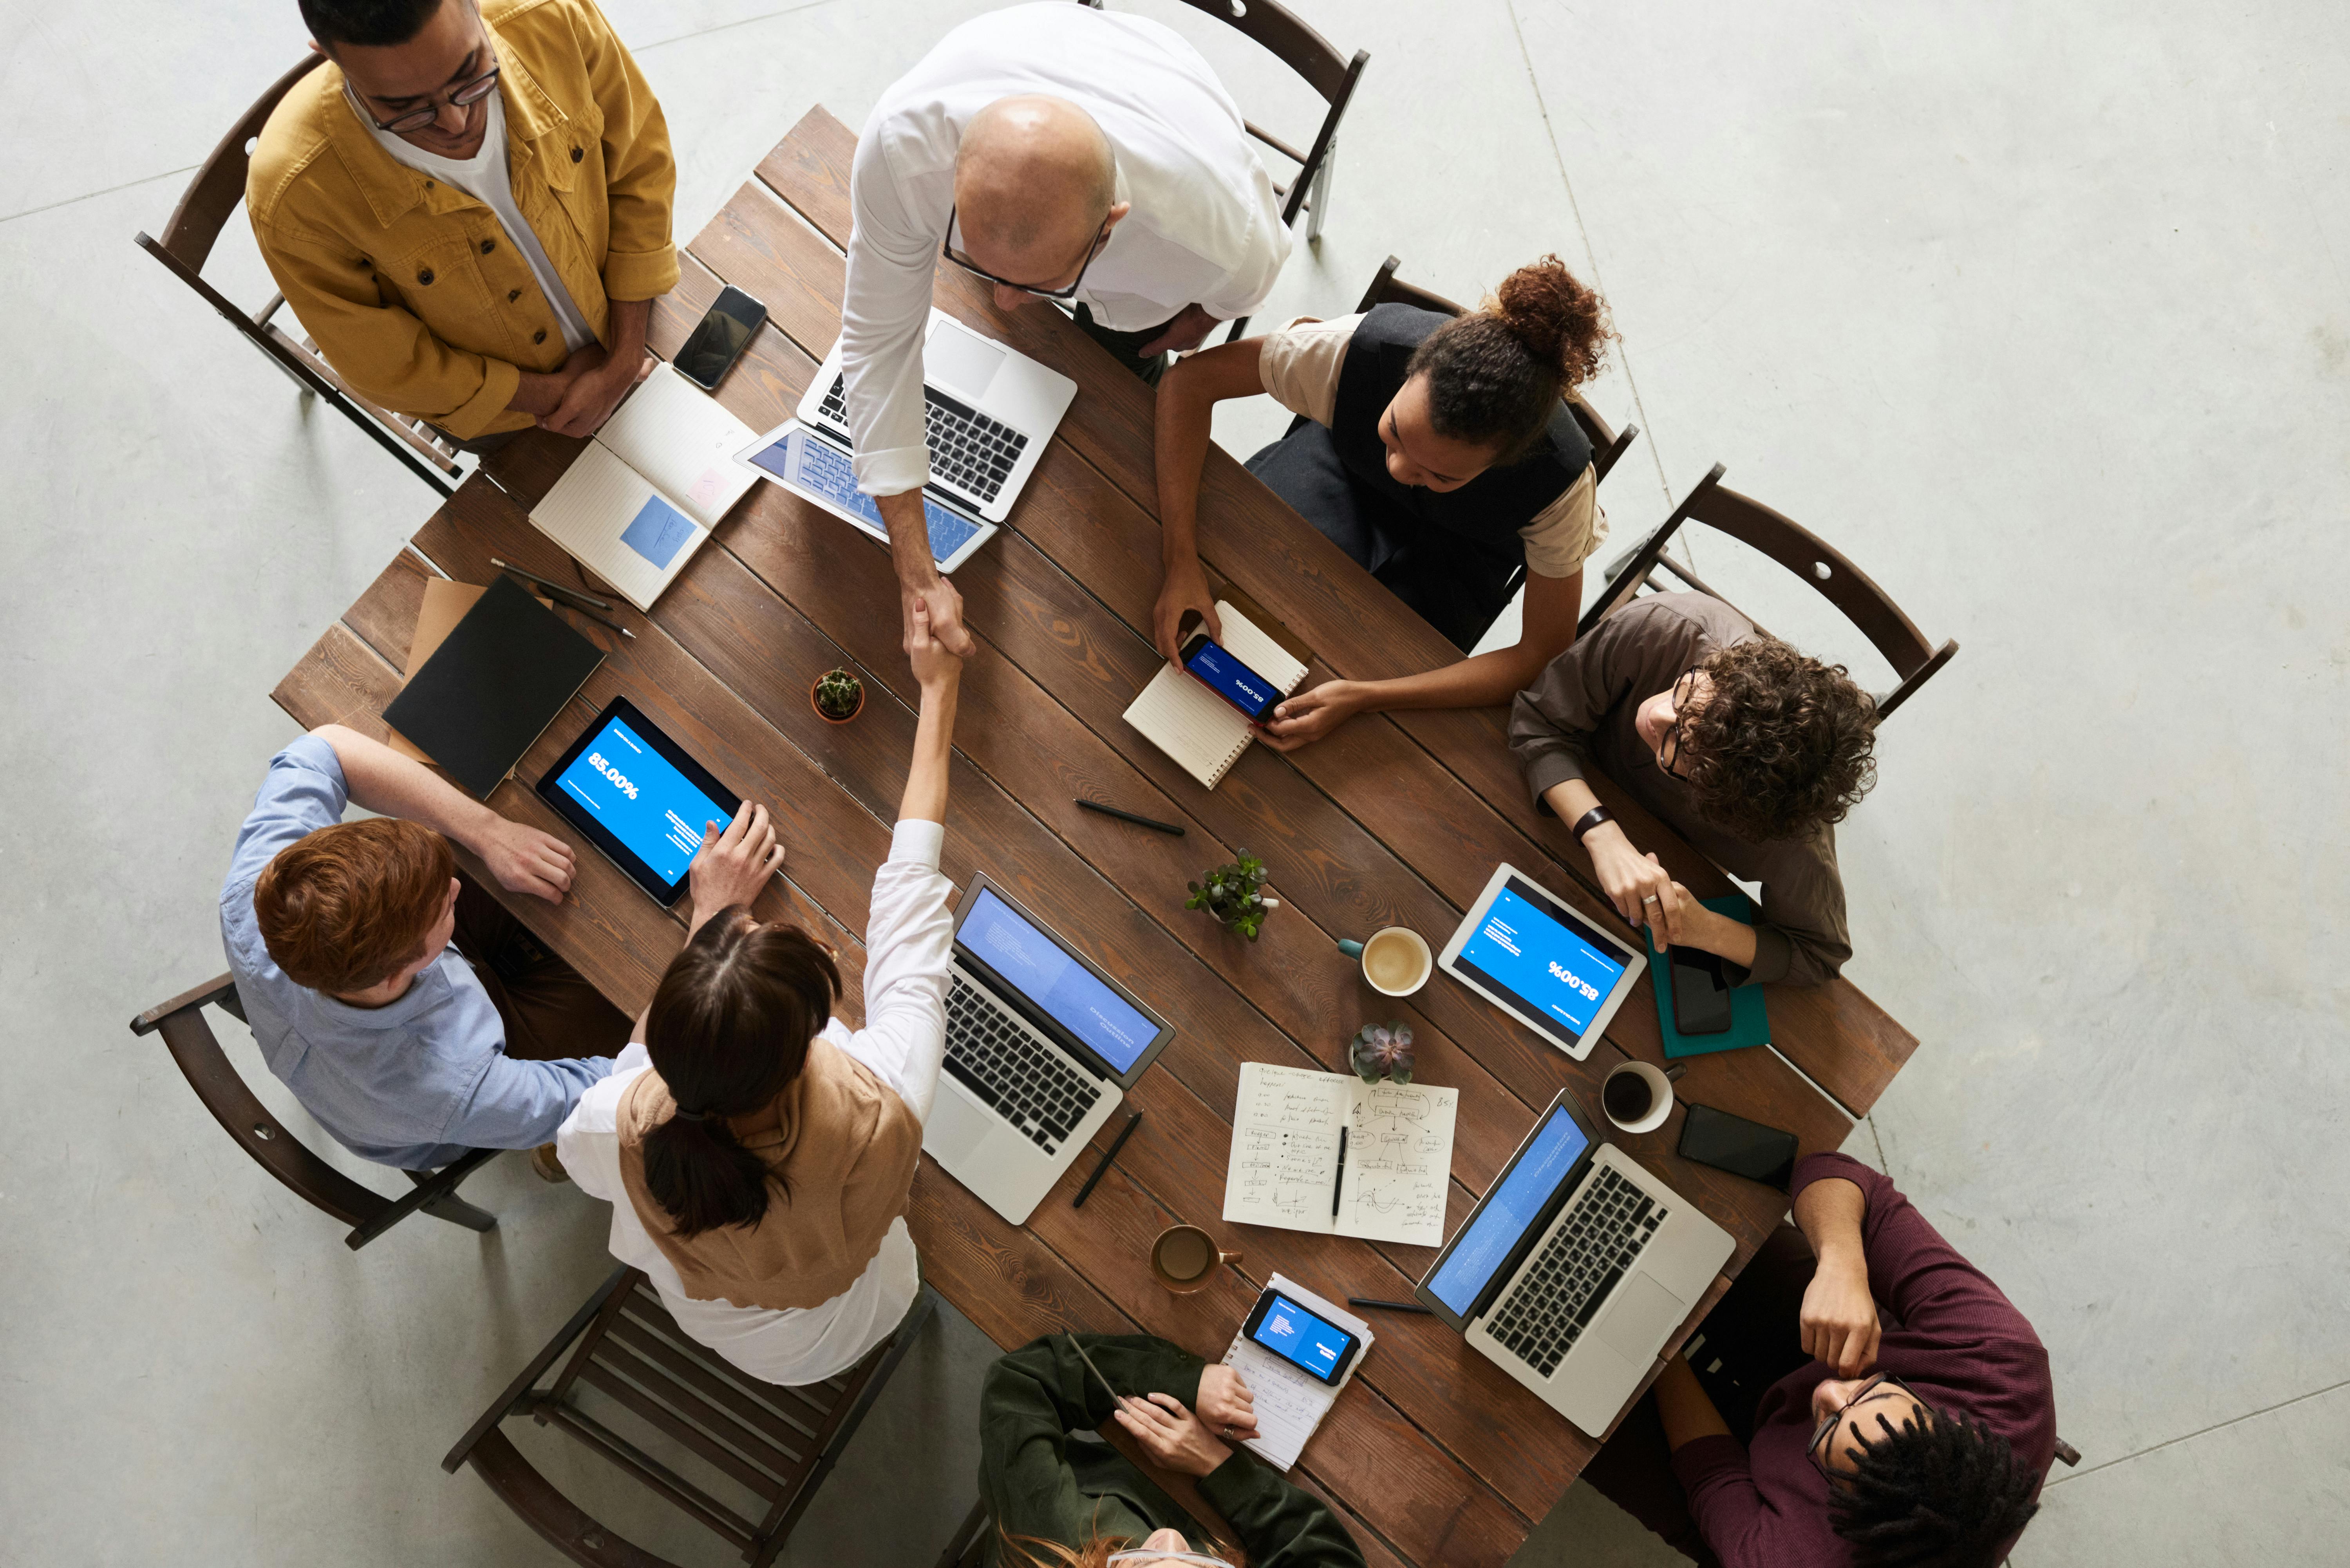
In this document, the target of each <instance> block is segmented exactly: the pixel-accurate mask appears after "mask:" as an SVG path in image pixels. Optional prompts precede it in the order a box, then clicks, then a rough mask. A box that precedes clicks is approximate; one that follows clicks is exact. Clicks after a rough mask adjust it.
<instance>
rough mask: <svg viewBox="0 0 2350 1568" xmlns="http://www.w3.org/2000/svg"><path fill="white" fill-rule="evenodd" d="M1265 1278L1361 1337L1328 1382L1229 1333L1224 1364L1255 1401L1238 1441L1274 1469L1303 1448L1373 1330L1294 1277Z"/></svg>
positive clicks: (1369, 1341) (1343, 1388)
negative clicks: (1247, 1430)
mask: <svg viewBox="0 0 2350 1568" xmlns="http://www.w3.org/2000/svg"><path fill="white" fill-rule="evenodd" d="M1267 1283H1268V1284H1269V1285H1270V1286H1271V1287H1272V1288H1273V1289H1274V1290H1276V1291H1279V1292H1280V1293H1282V1294H1283V1295H1285V1296H1287V1297H1288V1298H1289V1299H1290V1300H1291V1301H1294V1302H1295V1303H1297V1304H1298V1305H1299V1306H1302V1307H1304V1308H1305V1310H1306V1311H1308V1312H1311V1313H1316V1314H1320V1315H1321V1316H1323V1317H1326V1318H1328V1319H1329V1320H1330V1321H1331V1322H1332V1323H1335V1324H1337V1325H1338V1326H1339V1327H1340V1328H1343V1329H1345V1330H1346V1331H1347V1333H1349V1334H1353V1335H1354V1336H1355V1337H1356V1338H1357V1339H1358V1340H1360V1341H1361V1342H1362V1348H1361V1349H1360V1350H1358V1351H1357V1352H1356V1353H1355V1359H1354V1361H1353V1363H1352V1364H1351V1365H1349V1366H1347V1372H1346V1376H1343V1377H1340V1378H1339V1379H1338V1382H1337V1385H1336V1386H1335V1387H1334V1386H1331V1385H1329V1384H1327V1383H1325V1382H1323V1381H1321V1379H1319V1378H1315V1377H1308V1376H1306V1375H1305V1373H1303V1372H1301V1371H1299V1370H1298V1369H1297V1368H1296V1367H1295V1366H1291V1365H1290V1364H1289V1363H1288V1362H1286V1361H1284V1360H1283V1359H1282V1358H1281V1357H1280V1356H1278V1355H1274V1353H1273V1352H1272V1351H1270V1350H1267V1349H1266V1348H1265V1347H1264V1346H1263V1345H1257V1344H1254V1343H1253V1342H1252V1341H1251V1340H1250V1339H1249V1338H1248V1337H1247V1335H1246V1334H1234V1335H1232V1345H1231V1347H1230V1348H1228V1349H1227V1350H1226V1351H1225V1352H1224V1357H1223V1360H1224V1365H1225V1366H1229V1367H1231V1368H1232V1370H1233V1371H1235V1372H1237V1373H1239V1374H1240V1375H1241V1381H1242V1382H1243V1383H1245V1384H1247V1385H1248V1388H1249V1393H1250V1394H1251V1395H1252V1396H1253V1397H1254V1400H1255V1407H1256V1430H1257V1435H1256V1436H1255V1437H1253V1438H1250V1439H1249V1440H1248V1441H1247V1442H1245V1443H1243V1444H1242V1445H1241V1446H1242V1447H1243V1448H1245V1449H1253V1451H1254V1452H1255V1454H1256V1456H1257V1457H1258V1458H1259V1459H1263V1460H1264V1461H1265V1462H1266V1463H1267V1464H1270V1465H1272V1466H1273V1467H1274V1468H1275V1469H1284V1470H1285V1469H1289V1468H1290V1467H1291V1466H1292V1465H1295V1463H1296V1462H1297V1456H1298V1455H1299V1454H1301V1453H1303V1452H1304V1451H1305V1441H1306V1439H1307V1438H1311V1437H1312V1436H1314V1429H1315V1428H1316V1427H1319V1426H1320V1425H1321V1424H1322V1417H1325V1416H1326V1415H1328V1414H1329V1413H1330V1407H1331V1406H1333V1405H1335V1404H1336V1403H1337V1402H1338V1396H1339V1395H1340V1394H1342V1393H1344V1392H1346V1388H1347V1384H1349V1383H1351V1382H1353V1381H1354V1377H1355V1369H1356V1367H1358V1366H1362V1364H1363V1358H1364V1357H1365V1356H1367V1355H1370V1353H1371V1345H1372V1341H1373V1335H1372V1334H1371V1325H1370V1324H1367V1323H1365V1322H1364V1321H1363V1320H1362V1319H1361V1318H1359V1317H1357V1316H1356V1315H1355V1314H1352V1313H1350V1312H1348V1311H1347V1309H1346V1308H1344V1307H1340V1306H1334V1305H1332V1304H1331V1303H1329V1302H1328V1301H1326V1299H1324V1298H1323V1297H1321V1296H1318V1295H1316V1294H1315V1293H1313V1292H1312V1291H1309V1290H1307V1289H1306V1288H1305V1286H1303V1285H1301V1284H1299V1283H1298V1282H1296V1281H1295V1280H1292V1279H1289V1278H1287V1277H1286V1276H1284V1275H1282V1274H1277V1273H1276V1274H1274V1276H1273V1278H1272V1279H1271V1280H1269V1281H1267Z"/></svg>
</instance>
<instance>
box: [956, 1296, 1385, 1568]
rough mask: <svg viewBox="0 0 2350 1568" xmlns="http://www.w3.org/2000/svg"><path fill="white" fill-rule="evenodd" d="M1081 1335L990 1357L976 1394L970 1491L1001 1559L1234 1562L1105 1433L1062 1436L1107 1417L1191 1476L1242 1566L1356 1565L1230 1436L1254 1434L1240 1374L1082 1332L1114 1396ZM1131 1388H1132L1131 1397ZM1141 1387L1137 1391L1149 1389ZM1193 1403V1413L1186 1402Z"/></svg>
mask: <svg viewBox="0 0 2350 1568" xmlns="http://www.w3.org/2000/svg"><path fill="white" fill-rule="evenodd" d="M1079 1342H1080V1341H1079V1339H1078V1337H1077V1336H1073V1335H1070V1334H1050V1335H1047V1336H1046V1337H1045V1338H1043V1339H1039V1340H1035V1341H1034V1342H1032V1343H1031V1344H1028V1345H1023V1346H1021V1347H1020V1348H1019V1349H1018V1350H1015V1351H1014V1352H1012V1353H1011V1354H1010V1355H1006V1356H1004V1357H1003V1359H1002V1360H1000V1361H998V1362H996V1364H995V1365H994V1366H991V1367H989V1368H988V1371H987V1379H986V1381H985V1382H984V1383H983V1385H982V1386H981V1388H980V1397H979V1441H980V1461H979V1493H980V1497H981V1500H982V1501H984V1502H985V1503H986V1505H987V1516H988V1519H989V1521H990V1522H991V1524H992V1525H993V1531H992V1539H991V1545H990V1549H989V1553H988V1558H987V1561H988V1562H989V1563H990V1564H992V1565H996V1568H1103V1565H1105V1564H1107V1563H1111V1562H1116V1563H1118V1568H1158V1565H1159V1564H1161V1563H1164V1564H1166V1565H1167V1568H1176V1565H1177V1564H1213V1563H1228V1562H1229V1561H1231V1553H1232V1548H1231V1547H1230V1546H1228V1545H1226V1544H1225V1543H1223V1542H1221V1541H1219V1540H1217V1538H1216V1537H1215V1535H1214V1533H1213V1532H1211V1531H1210V1530H1208V1529H1207V1528H1206V1527H1205V1526H1203V1525H1201V1523H1200V1521H1197V1520H1195V1519H1193V1518H1192V1517H1191V1515H1190V1514H1189V1513H1188V1512H1186V1511H1184V1510H1183V1508H1182V1507H1181V1506H1180V1504H1178V1503H1177V1502H1176V1501H1175V1500H1174V1499H1173V1498H1171V1497H1169V1496H1168V1495H1167V1493H1166V1492H1165V1491H1163V1490H1160V1489H1159V1487H1158V1486H1157V1485H1156V1484H1154V1483H1153V1482H1152V1481H1151V1480H1150V1479H1149V1477H1147V1476H1145V1475H1144V1474H1143V1473H1142V1471H1141V1470H1139V1469H1136V1468H1135V1466H1134V1465H1133V1464H1132V1463H1131V1462H1129V1461H1128V1459H1127V1458H1126V1456H1125V1455H1123V1454H1121V1453H1119V1452H1118V1450H1117V1449H1114V1448H1112V1447H1110V1446H1109V1445H1108V1444H1107V1443H1103V1442H1097V1441H1094V1440H1091V1434H1090V1431H1087V1437H1086V1438H1081V1439H1080V1440H1078V1441H1076V1442H1072V1441H1071V1440H1070V1434H1071V1433H1073V1432H1077V1431H1080V1430H1083V1429H1087V1428H1095V1427H1098V1426H1100V1425H1101V1424H1102V1423H1103V1422H1105V1421H1107V1420H1109V1419H1111V1418H1112V1417H1116V1418H1117V1420H1118V1424H1119V1425H1120V1426H1121V1427H1123V1428H1126V1430H1127V1431H1128V1432H1129V1433H1131V1434H1132V1435H1133V1437H1134V1438H1135V1440H1136V1441H1137V1442H1138V1443H1139V1445H1140V1446H1141V1448H1142V1450H1143V1452H1144V1453H1146V1454H1148V1455H1149V1457H1150V1459H1151V1460H1152V1462H1153V1463H1155V1464H1158V1465H1160V1466H1163V1467H1164V1468H1166V1469H1170V1470H1173V1471H1175V1472H1177V1473H1179V1474H1182V1475H1190V1476H1196V1477H1198V1478H1199V1482H1200V1496H1201V1499H1202V1501H1205V1502H1206V1503H1207V1504H1208V1506H1209V1507H1211V1508H1212V1509H1214V1510H1215V1511H1217V1512H1218V1513H1221V1514H1222V1515H1223V1517H1224V1520H1225V1522H1226V1523H1228V1524H1229V1525H1230V1526H1231V1527H1232V1532H1233V1533H1234V1534H1235V1535H1237V1536H1238V1537H1239V1542H1238V1544H1239V1546H1240V1548H1241V1549H1242V1550H1243V1551H1244V1552H1246V1553H1247V1554H1248V1563H1249V1568H1362V1564H1363V1554H1362V1552H1359V1551H1358V1550H1357V1549H1356V1546H1355V1542H1354V1541H1353V1539H1352V1538H1351V1537H1349V1536H1348V1535H1347V1531H1346V1527H1345V1526H1344V1525H1342V1524H1340V1523H1339V1522H1338V1521H1337V1519H1336V1516H1335V1515H1333V1514H1332V1513H1331V1511H1329V1509H1327V1508H1326V1507H1325V1506H1324V1505H1323V1504H1322V1503H1321V1501H1318V1500H1317V1499H1315V1498H1314V1497H1311V1496H1309V1495H1308V1494H1306V1493H1305V1492H1303V1491H1300V1490H1298V1489H1297V1488H1295V1487H1294V1486H1292V1485H1290V1484H1289V1483H1288V1482H1287V1481H1285V1480H1282V1479H1281V1477H1280V1476H1279V1475H1277V1474H1275V1473H1274V1471H1273V1470H1271V1469H1267V1468H1266V1467H1264V1466H1263V1465H1261V1464H1259V1463H1257V1462H1256V1460H1255V1459H1253V1458H1251V1457H1249V1456H1247V1455H1243V1454H1236V1453H1234V1452H1233V1451H1232V1447H1231V1445H1230V1444H1229V1443H1227V1442H1226V1441H1225V1438H1226V1437H1230V1438H1232V1440H1233V1441H1239V1440H1241V1439H1243V1438H1250V1437H1253V1436H1254V1435H1255V1433H1256V1417H1255V1409H1254V1401H1253V1398H1252V1397H1251V1396H1250V1394H1249V1391H1248V1386H1247V1385H1246V1384H1244V1383H1243V1382H1242V1381H1241V1378H1240V1375H1239V1374H1238V1373H1235V1372H1234V1371H1232V1368H1230V1367H1228V1366H1211V1365H1209V1364H1208V1363H1206V1362H1203V1361H1201V1359H1200V1358H1199V1357H1198V1356H1196V1355H1191V1354H1190V1353H1188V1352H1186V1351H1183V1350H1180V1349H1178V1348H1177V1347H1176V1346H1174V1345H1170V1344H1168V1343H1167V1341H1165V1340H1163V1339H1159V1338H1157V1337H1155V1336H1153V1335H1149V1334H1086V1335H1083V1336H1082V1340H1081V1343H1082V1344H1083V1345H1084V1346H1085V1353H1086V1355H1090V1356H1091V1357H1093V1362H1094V1365H1095V1366H1097V1367H1099V1368H1100V1369H1101V1373H1102V1376H1104V1377H1107V1378H1108V1379H1109V1381H1110V1383H1111V1384H1112V1385H1113V1386H1115V1387H1116V1388H1117V1389H1118V1392H1119V1394H1120V1395H1122V1396H1127V1397H1125V1398H1124V1399H1123V1401H1122V1402H1119V1403H1114V1402H1113V1401H1112V1400H1111V1398H1110V1396H1109V1394H1108V1392H1107V1390H1105V1389H1104V1388H1103V1387H1102V1386H1101V1384H1100V1383H1099V1382H1097V1381H1096V1379H1095V1378H1094V1376H1093V1374H1092V1373H1090V1372H1088V1371H1087V1369H1086V1364H1085V1361H1084V1360H1083V1359H1082V1358H1081V1357H1080V1356H1079V1355H1078V1354H1077V1350H1076V1344H1077V1343H1079ZM1130 1390H1135V1391H1141V1392H1140V1393H1135V1394H1130V1393H1129V1391H1130ZM1146 1395H1147V1397H1144V1396H1146ZM1194 1411H1196V1412H1198V1413H1197V1414H1196V1415H1195V1414H1193V1412H1194Z"/></svg>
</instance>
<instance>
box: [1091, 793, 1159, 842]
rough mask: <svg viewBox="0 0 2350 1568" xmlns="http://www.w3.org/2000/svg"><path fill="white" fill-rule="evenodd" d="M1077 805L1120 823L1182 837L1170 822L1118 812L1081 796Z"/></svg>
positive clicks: (1110, 806)
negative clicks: (1153, 828)
mask: <svg viewBox="0 0 2350 1568" xmlns="http://www.w3.org/2000/svg"><path fill="white" fill-rule="evenodd" d="M1077 804H1078V805H1081V806H1084V807H1085V808H1086V809H1087V811H1097V812H1100V813H1101V814H1102V815H1104V816H1114V817H1117V818H1118V820H1119V821H1120V822H1131V823H1137V824H1139V825H1140V826H1144V827H1155V828H1157V829H1158V830H1159V832H1161V833H1171V834H1173V835H1174V836H1176V837H1178V838H1180V837H1182V836H1183V830H1182V829H1181V828H1180V827H1178V826H1176V825H1175V824H1173V823H1171V822H1160V821H1159V820H1158V819H1157V818H1155V817H1149V816H1137V815H1134V813H1132V812H1130V811H1120V810H1118V807H1116V806H1114V805H1103V804H1102V803H1101V802H1099V801H1097V800H1087V799H1086V798H1085V797H1084V796H1083V795H1079V796H1078V797H1077Z"/></svg>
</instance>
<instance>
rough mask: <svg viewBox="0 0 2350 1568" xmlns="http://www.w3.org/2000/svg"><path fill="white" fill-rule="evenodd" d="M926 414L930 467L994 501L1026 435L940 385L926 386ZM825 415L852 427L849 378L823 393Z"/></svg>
mask: <svg viewBox="0 0 2350 1568" xmlns="http://www.w3.org/2000/svg"><path fill="white" fill-rule="evenodd" d="M922 401H923V404H924V408H923V413H924V416H925V419H926V421H927V425H928V430H927V432H926V434H927V439H928V441H929V445H930V449H931V472H933V473H934V474H936V475H937V476H938V477H940V478H942V479H945V480H948V481H950V482H951V483H953V485H954V487H955V488H956V489H957V490H960V491H962V493H964V494H965V495H969V496H973V497H975V498H977V499H978V500H980V501H983V502H986V501H993V500H994V499H995V496H996V493H997V492H998V491H1000V490H1002V489H1003V482H1004V480H1005V479H1007V478H1009V477H1010V476H1011V473H1012V470H1013V467H1014V464H1016V463H1018V462H1019V461H1020V454H1021V453H1022V452H1024V451H1026V450H1027V447H1028V438H1027V437H1026V436H1025V435H1024V434H1022V433H1021V432H1020V431H1015V430H1014V429H1013V428H1012V427H1011V426H1010V425H1007V424H1005V423H1003V421H1000V420H992V419H989V418H988V417H987V416H986V415H985V414H983V413H981V412H980V411H979V410H976V409H973V408H970V407H968V406H966V405H964V404H962V403H959V402H956V401H955V400H953V399H952V398H950V397H948V396H947V395H946V394H945V393H943V392H941V391H940V390H939V389H937V388H936V387H929V386H926V387H924V388H923V389H922ZM821 408H822V410H823V413H824V417H825V418H827V419H828V420H830V421H833V423H834V424H836V425H837V426H839V427H840V428H841V429H842V430H847V428H848V383H847V380H846V379H844V378H842V377H839V376H835V377H834V378H833V379H832V388H831V389H830V390H829V391H827V392H826V393H825V395H824V402H823V403H822V405H821Z"/></svg>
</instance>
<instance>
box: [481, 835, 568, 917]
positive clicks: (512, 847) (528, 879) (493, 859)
mask: <svg viewBox="0 0 2350 1568" xmlns="http://www.w3.org/2000/svg"><path fill="white" fill-rule="evenodd" d="M465 847H466V848H468V849H471V850H472V851H473V853H474V854H476V855H478V856H480V857H482V862H483V864H484V865H485V866H487V867H489V868H490V875H491V876H493V877H496V878H497V880H498V886H499V887H501V888H504V889H505V890H506V891H507V892H509V893H528V894H529V895H530V896H531V897H533V898H544V899H546V901H547V902H548V903H550V904H560V903H561V902H563V895H564V893H565V892H566V891H567V890H568V889H569V888H570V887H571V846H569V845H568V844H566V843H564V842H563V840H561V839H560V838H557V837H556V836H555V835H553V834H551V833H541V832H540V831H539V830H538V829H537V828H536V827H525V826H523V825H522V824H521V823H519V822H509V821H507V820H506V819H505V818H504V817H503V816H501V817H499V818H497V819H496V826H494V827H492V828H491V829H490V830H489V832H488V833H487V834H486V835H485V836H484V837H483V838H482V839H481V841H480V842H478V843H474V844H469V845H467V846H465Z"/></svg>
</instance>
